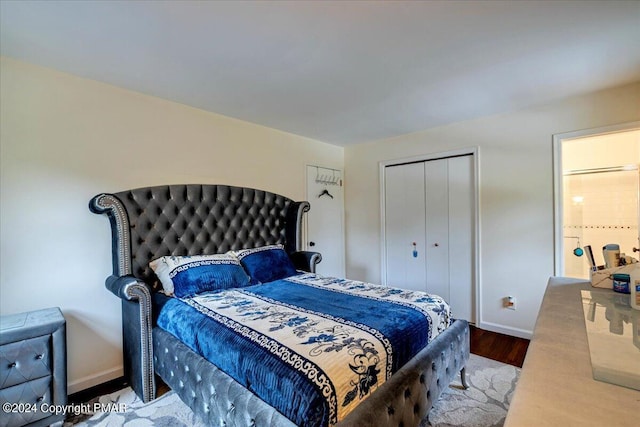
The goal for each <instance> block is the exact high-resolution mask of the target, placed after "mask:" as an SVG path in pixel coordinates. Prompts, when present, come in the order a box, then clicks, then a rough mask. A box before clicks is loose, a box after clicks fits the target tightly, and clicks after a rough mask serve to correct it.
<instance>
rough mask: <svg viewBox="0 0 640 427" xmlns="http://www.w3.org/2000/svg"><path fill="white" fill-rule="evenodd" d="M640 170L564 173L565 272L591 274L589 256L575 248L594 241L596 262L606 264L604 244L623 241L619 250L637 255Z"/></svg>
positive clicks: (578, 274) (580, 274)
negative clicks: (603, 254)
mask: <svg viewBox="0 0 640 427" xmlns="http://www.w3.org/2000/svg"><path fill="white" fill-rule="evenodd" d="M638 182H639V176H638V171H637V170H633V171H617V172H601V173H594V174H579V175H570V176H565V177H564V190H563V195H564V222H563V224H564V236H565V239H564V245H565V275H566V276H570V277H582V278H588V277H589V263H588V261H587V258H586V256H582V257H576V256H575V255H573V250H574V249H575V248H576V246H577V244H578V242H577V239H574V238H568V236H575V237H578V238H579V241H580V245H581V246H585V245H591V247H592V248H593V252H594V256H595V260H596V264H598V265H601V264H604V259H603V256H602V247H603V246H604V245H605V244H607V243H617V244H619V245H620V252H624V253H626V254H627V255H635V257H636V258H637V257H638V253H635V254H634V253H633V252H632V248H633V247H638V240H637V239H638Z"/></svg>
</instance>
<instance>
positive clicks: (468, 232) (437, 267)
mask: <svg viewBox="0 0 640 427" xmlns="http://www.w3.org/2000/svg"><path fill="white" fill-rule="evenodd" d="M473 168H474V162H473V156H471V155H468V156H457V157H449V158H443V159H435V160H427V161H422V162H416V163H407V164H401V165H393V166H387V167H385V171H384V173H385V206H384V209H385V221H384V224H385V258H386V259H385V278H386V282H385V283H386V284H387V285H388V286H398V287H401V288H405V289H413V290H421V291H427V292H429V293H433V294H437V295H440V296H441V297H443V298H444V299H445V300H447V301H448V302H449V304H451V307H452V309H453V311H454V314H455V316H456V317H458V318H462V319H467V320H471V321H473V320H474V319H475V317H474V313H473V301H474V293H473V236H474V232H475V230H474V218H475V216H474V206H475V201H474V197H475V196H474V194H475V192H474V188H475V187H474V176H475V174H474V170H473ZM414 243H415V250H416V253H413V250H414V246H413V244H414ZM414 255H415V256H414Z"/></svg>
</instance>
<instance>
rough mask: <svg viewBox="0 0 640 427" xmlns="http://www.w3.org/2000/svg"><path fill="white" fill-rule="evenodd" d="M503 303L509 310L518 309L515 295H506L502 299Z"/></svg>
mask: <svg viewBox="0 0 640 427" xmlns="http://www.w3.org/2000/svg"><path fill="white" fill-rule="evenodd" d="M502 305H503V306H504V308H508V309H509V310H515V309H516V299H515V297H512V296H508V297H504V298H503V299H502Z"/></svg>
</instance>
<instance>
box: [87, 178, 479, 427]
mask: <svg viewBox="0 0 640 427" xmlns="http://www.w3.org/2000/svg"><path fill="white" fill-rule="evenodd" d="M89 207H90V210H91V211H92V212H94V213H98V214H106V215H107V216H108V218H109V220H110V224H111V231H112V233H111V236H112V265H113V274H112V275H111V276H109V277H108V278H107V279H106V283H105V284H106V287H107V289H109V290H110V291H111V292H112V293H114V294H115V295H116V296H118V297H120V299H121V301H122V327H123V359H124V370H125V377H126V379H127V381H128V382H129V383H130V385H131V386H132V388H133V389H134V391H135V392H136V394H138V396H139V397H140V398H141V399H142V400H143V401H145V402H148V401H150V400H152V399H154V398H155V394H156V376H158V377H160V378H161V379H162V380H163V381H164V382H165V383H166V384H168V385H169V387H171V389H172V390H174V391H175V392H176V393H177V394H178V395H179V396H180V398H181V399H182V400H183V401H184V402H185V403H186V404H187V405H188V406H189V407H190V408H191V409H192V410H193V411H194V413H196V414H197V415H198V416H199V417H200V418H201V419H202V420H203V421H205V422H206V423H207V424H210V425H224V426H293V425H338V426H342V427H343V426H384V425H389V426H392V425H393V426H399V425H402V426H412V425H413V426H415V425H419V424H420V422H421V420H422V419H424V417H425V416H426V415H427V414H428V411H429V409H430V408H431V406H432V404H433V402H434V401H435V400H437V398H438V396H439V395H440V393H441V391H442V390H443V389H444V388H446V387H447V386H448V384H449V383H450V382H451V381H452V380H453V378H454V377H455V376H456V375H457V374H458V372H460V373H461V380H462V384H463V386H466V383H465V381H464V366H465V363H466V361H467V359H468V357H469V332H468V324H467V322H466V321H464V320H454V321H450V320H449V321H445V322H446V323H447V324H446V325H440V326H438V325H432V328H435V329H436V330H437V336H435V335H436V334H435V333H434V338H433V339H431V340H430V342H429V343H428V345H426V346H424V347H423V348H422V345H423V344H420V345H419V346H418V347H415V346H414V347H415V348H412V350H411V351H406V352H403V351H400V352H398V353H397V354H399V355H400V356H398V357H396V358H395V359H394V360H393V361H387V365H385V364H384V363H383V364H382V367H381V368H380V367H379V368H380V369H377V368H376V369H373V368H372V370H371V371H369V372H374V373H376V374H378V373H379V372H378V371H383V372H381V373H379V375H378V376H379V377H380V378H381V379H384V381H378V382H375V381H374V382H371V381H369V382H368V383H367V381H364V382H359V381H358V380H357V377H356V379H355V380H348V381H347V382H346V384H347V386H348V385H353V386H354V388H353V389H349V388H348V387H347V389H344V388H343V391H342V392H336V393H337V394H338V397H337V398H336V397H335V396H334V397H333V401H336V399H337V406H346V405H345V402H346V403H353V404H351V406H353V408H351V409H350V411H349V412H348V414H347V415H346V416H340V417H338V415H336V414H337V412H336V410H334V411H333V412H331V411H329V412H324V414H325V415H318V416H315V415H314V416H313V417H312V416H310V415H309V414H312V413H313V411H314V408H315V407H316V405H315V404H313V405H311V404H308V405H307V406H309V407H308V408H307V412H302V413H298V415H297V417H298V418H296V415H295V414H294V415H292V414H291V413H287V412H286V410H283V409H282V407H281V406H278V405H279V404H281V402H280V403H273V405H274V406H272V405H270V404H268V403H266V402H265V401H264V400H263V399H261V398H260V397H258V395H264V393H265V392H264V390H269V389H276V390H279V388H280V384H279V383H278V386H273V385H271V386H269V385H265V384H261V383H260V380H256V379H255V378H253V377H252V378H251V380H249V379H248V378H249V375H248V374H246V375H247V379H245V377H244V376H242V375H245V374H242V373H241V370H242V369H245V371H247V368H246V367H245V368H242V367H238V366H236V367H235V368H236V371H235V372H233V370H231V372H230V368H229V366H217V365H216V364H214V363H212V362H211V361H210V360H208V357H209V356H211V354H213V355H214V356H215V355H216V354H218V353H220V352H222V351H223V350H225V351H226V345H225V346H220V345H219V344H218V347H215V346H213V347H211V348H212V349H216V350H210V351H209V352H208V354H203V353H207V352H206V351H204V352H203V351H202V348H201V347H207V346H208V344H206V343H202V342H200V341H197V340H196V341H189V339H185V338H184V337H181V338H183V340H182V341H181V340H180V339H178V338H176V336H180V332H176V331H175V330H171V326H170V325H171V322H170V321H168V320H167V315H165V313H167V312H168V308H167V307H170V306H173V305H176V306H179V307H180V309H181V310H183V311H185V312H186V311H188V310H192V311H194V310H196V311H198V313H199V314H200V315H204V314H206V313H207V312H208V311H212V312H215V310H213V309H212V307H211V306H210V305H207V304H212V305H216V304H217V305H218V306H219V307H222V306H224V307H226V308H229V307H232V309H233V310H234V312H233V313H227V314H225V315H224V319H231V318H233V316H240V317H247V313H249V314H251V315H256V313H258V314H259V312H258V311H256V310H255V307H256V304H262V303H264V301H267V300H268V301H269V302H270V303H271V302H273V303H275V304H280V305H283V304H284V306H285V307H287V308H291V307H292V305H291V304H290V303H291V301H290V300H286V298H294V297H293V296H292V295H295V294H296V292H303V293H304V295H307V294H309V293H311V294H313V295H314V297H313V298H315V300H316V301H324V300H328V299H342V298H343V297H342V296H341V297H339V298H338V297H331V298H326V297H323V296H318V295H320V294H318V292H334V293H335V292H338V293H337V294H335V295H338V294H339V295H343V296H344V298H357V301H361V300H364V299H365V298H363V297H362V295H361V294H363V293H365V294H366V292H373V293H376V292H377V293H378V294H379V293H381V292H383V293H384V292H386V293H389V292H388V291H385V290H384V289H382V288H381V287H377V286H376V285H371V284H364V283H362V282H354V281H348V280H346V279H342V278H326V277H323V276H320V275H316V274H315V266H316V265H317V263H318V262H320V261H321V255H320V254H319V253H316V252H309V251H303V250H301V248H302V217H303V215H304V213H305V212H307V211H308V210H309V208H310V205H309V203H308V202H295V201H293V200H291V199H289V198H287V197H284V196H281V195H278V194H274V193H271V192H267V191H262V190H256V189H251V188H244V187H234V186H227V185H199V184H188V185H171V186H158V187H147V188H139V189H134V190H129V191H123V192H119V193H115V194H108V193H103V194H99V195H97V196H95V197H94V198H92V200H91V201H90V204H89ZM257 248H277V253H280V252H282V253H284V254H286V255H285V256H286V257H287V260H288V261H289V262H291V263H292V265H293V266H294V267H295V270H296V273H295V275H293V276H291V277H284V278H282V279H278V281H273V282H268V283H253V278H251V277H250V278H249V279H250V281H252V283H248V284H247V287H242V288H240V289H235V288H233V289H225V290H224V292H219V293H214V294H213V296H212V295H209V294H207V293H203V294H201V295H200V294H196V295H187V296H185V297H181V298H169V297H167V296H165V295H164V294H163V292H162V291H163V288H162V284H161V283H160V280H159V279H158V277H157V276H156V274H155V273H154V271H153V270H152V269H151V267H150V266H149V263H150V262H151V261H153V260H156V259H158V258H159V257H181V256H199V255H213V254H224V253H227V252H228V251H242V250H249V251H250V252H251V251H253V252H255V251H257V250H258V249H257ZM260 250H261V249H260ZM253 252H252V253H253ZM236 253H238V252H236ZM274 253H275V252H274ZM243 280H244V279H243ZM270 284H272V285H273V286H270ZM270 287H271V288H272V291H273V292H275V293H276V294H278V293H280V294H281V295H283V296H284V298H285V301H283V302H280V301H272V296H273V295H271V294H268V295H267V294H263V292H266V291H265V290H267V289H269V288H270ZM327 287H329V288H332V289H324V288H327ZM321 288H323V289H321ZM282 289H287V292H283V291H282ZM386 289H388V288H386ZM394 292H397V293H399V294H402V291H400V290H395V291H394ZM392 293H393V292H392ZM346 294H349V295H346ZM352 294H353V295H352ZM207 295H209V296H207ZM376 295H377V294H376ZM403 295H404V294H402V295H400V296H403ZM223 296H224V297H223ZM404 296H405V300H403V301H402V304H400V305H407V302H406V299H407V298H413V295H409V296H408V297H407V296H406V295H404ZM198 298H200V299H198ZM256 298H258V299H259V301H258V300H256ZM296 298H297V297H296ZM377 298H378V297H377V296H375V298H374V297H373V296H370V297H369V299H377ZM416 298H417V297H416ZM242 299H244V300H242ZM247 299H252V300H251V301H250V302H247V301H246V300H247ZM414 299H415V298H414ZM241 300H242V301H241ZM254 300H255V301H254ZM230 301H231V302H233V303H234V304H235V305H234V304H231V303H230ZM353 301H356V300H351V299H349V300H347V299H345V302H344V305H345V306H346V307H353V306H355V305H357V304H360V303H361V302H353ZM362 303H363V304H365V306H363V307H365V308H363V310H365V311H366V310H367V308H366V304H368V302H367V301H364V302H362ZM247 304H249V305H248V306H247ZM251 304H253V305H251ZM385 304H392V303H391V302H389V303H386V302H385ZM393 304H396V305H395V306H394V307H396V309H397V307H399V306H398V304H399V303H398V302H397V301H396V302H394V303H393ZM411 304H414V305H415V304H418V303H417V302H415V301H414V302H411ZM438 304H439V302H438ZM438 304H436V306H439V305H438ZM185 307H187V308H185ZM238 307H252V310H251V311H247V310H244V311H241V310H239V308H238ZM316 308H317V307H315V306H312V305H309V306H306V307H305V308H304V310H306V311H304V312H303V314H298V315H296V316H295V317H290V318H287V319H288V323H287V322H284V323H283V322H281V323H282V324H283V325H285V326H286V327H292V328H293V327H297V329H295V331H297V332H296V333H299V332H300V331H302V329H301V327H302V326H301V325H299V324H296V323H295V322H299V319H300V318H305V319H307V318H309V317H311V316H315V315H317V316H320V317H322V319H323V320H322V321H326V319H327V318H332V316H333V317H335V318H336V319H338V321H339V322H343V323H344V322H345V320H344V319H343V317H345V318H347V317H349V312H348V310H345V309H344V308H342V309H341V310H342V311H341V312H340V313H339V314H340V316H335V315H329V314H327V313H321V312H320V311H317V310H316ZM396 309H394V310H396ZM267 310H268V309H267ZM407 310H408V312H411V311H412V310H413V311H416V307H413V308H411V309H407ZM419 310H421V308H420V307H418V311H419ZM401 312H402V310H399V311H397V313H401ZM393 313H396V311H394V312H393ZM438 314H439V315H440V316H441V317H447V318H448V317H449V316H448V314H447V315H446V316H445V315H443V314H442V313H438ZM212 316H213V317H214V319H213V320H214V321H215V320H216V316H218V318H217V319H218V323H224V322H220V319H219V317H220V316H221V315H220V314H215V313H214V314H213V315H212ZM279 316H281V314H279ZM394 316H395V314H394ZM168 317H169V318H171V315H168ZM174 317H177V315H174ZM370 317H372V318H373V321H374V322H375V321H378V322H380V321H381V319H382V320H384V319H388V318H390V317H393V316H389V315H385V316H370ZM376 317H377V319H376ZM400 317H401V316H400ZM260 319H261V320H260V322H258V323H256V324H255V325H263V324H266V325H268V326H269V324H268V323H264V322H265V321H264V318H263V317H260ZM278 319H281V317H278ZM292 319H293V320H295V322H294V324H291V320H292ZM296 319H298V320H296ZM332 319H333V318H332ZM359 320H360V319H357V318H354V319H351V320H349V319H347V322H351V323H348V324H347V326H348V327H349V328H351V329H350V330H352V329H354V328H355V329H360V330H364V329H366V327H365V326H362V325H361V324H360V322H359ZM203 321H204V320H203ZM225 321H227V320H225ZM319 321H320V320H318V321H317V322H319ZM227 322H228V321H227ZM234 322H235V320H234ZM261 322H262V323H261ZM317 322H316V323H317ZM186 323H189V322H186ZM316 323H313V325H315V324H316ZM387 323H389V322H387ZM397 323H401V322H397ZM234 324H235V323H234ZM226 326H227V329H231V328H229V324H226ZM285 326H282V325H280V326H278V328H280V329H282V331H281V332H283V333H284V331H285V330H286V327H285ZM325 326H326V325H325ZM328 327H333V328H336V327H344V326H335V325H334V326H327V328H328ZM383 327H384V325H383ZM256 328H257V326H256ZM269 328H270V329H274V328H273V325H271V326H269ZM283 328H284V329H283ZM199 329H204V327H202V326H201V327H198V328H194V331H192V333H191V334H185V335H190V336H191V337H192V338H193V337H195V336H196V335H197V334H198V332H199V331H198V330H199ZM276 329H277V328H276ZM277 330H278V329H277ZM292 330H293V329H292ZM317 330H318V329H316V332H317ZM323 330H328V329H323ZM225 331H226V329H224V328H222V329H218V330H216V332H215V333H210V334H208V335H210V336H214V337H216V339H221V338H220V337H221V336H223V335H224V333H226V332H225ZM303 332H304V331H303ZM342 332H344V331H342ZM369 332H370V333H371V335H372V336H374V335H376V333H377V332H376V331H375V330H374V329H372V330H371V331H369ZM252 333H253V334H255V331H253V330H252ZM306 333H307V335H301V336H300V337H302V340H299V344H313V346H314V348H316V350H317V349H318V348H320V349H322V351H318V352H324V353H326V354H331V356H332V357H331V358H329V359H330V361H333V360H334V359H333V354H337V353H338V350H336V349H337V348H338V347H336V346H335V345H334V344H331V343H328V342H327V340H326V334H318V333H315V335H314V334H313V333H310V332H308V331H306ZM403 334H404V333H402V334H399V335H403ZM382 335H384V334H382ZM422 335H426V333H425V332H423V333H422ZM321 338H322V339H324V340H325V341H324V342H322V343H321V342H320V341H321ZM194 339H195V338H194ZM197 339H199V338H197ZM332 339H333V338H332ZM363 339H364V338H359V339H354V338H350V341H348V342H349V343H353V342H362V340H363ZM368 340H369V341H374V340H373V338H368ZM384 340H385V338H384V336H382V338H381V339H380V340H379V342H380V343H382V344H380V345H383V346H384V345H385V344H384ZM345 342H347V341H345ZM320 344H322V345H320ZM329 344H331V347H327V345H329ZM416 345H417V344H416ZM323 346H324V347H323ZM307 347H308V346H307ZM307 347H305V351H306V349H307ZM265 348H266V347H265ZM328 348H330V349H329V350H327V349H328ZM324 350H327V351H324ZM349 351H350V352H351V353H349V352H347V353H349V354H350V355H351V356H353V354H352V353H353V349H352V348H350V350H349ZM368 352H369V353H367V354H373V353H375V354H378V352H380V353H383V351H382V350H381V349H376V350H375V351H373V353H372V351H371V350H368ZM388 353H389V354H394V355H395V354H396V353H394V352H393V351H389V352H388ZM240 354H241V356H237V357H238V360H240V359H241V358H243V357H244V356H243V354H244V353H240ZM403 355H404V356H403ZM261 357H263V358H264V355H263V356H261ZM336 357H337V356H336ZM403 357H404V359H406V360H403ZM209 358H210V357H209ZM229 359H230V358H228V357H227V358H223V359H220V360H219V361H218V362H217V363H218V365H224V364H225V361H228V360H229ZM234 360H235V359H234ZM305 363H309V362H308V361H305ZM319 363H320V362H319ZM322 363H324V362H322ZM327 363H329V362H327ZM331 363H332V362H331ZM394 363H395V365H394ZM251 366H254V365H251ZM314 366H315V365H314ZM385 366H386V368H385ZM221 368H224V369H221ZM351 369H352V371H353V372H352V374H354V375H357V374H358V372H357V370H358V364H357V363H355V362H354V363H353V364H352V365H351ZM229 372H230V373H229ZM251 372H252V370H251ZM322 372H324V371H322ZM360 374H362V372H360ZM265 375H267V376H268V374H265ZM234 377H235V379H234ZM258 377H260V378H263V377H264V375H262V376H260V375H258ZM360 378H369V379H370V378H371V375H369V376H366V375H364V376H362V375H360ZM294 384H295V383H294ZM293 387H294V389H295V390H297V389H302V388H304V387H302V386H300V385H294V386H293ZM261 390H262V391H261ZM345 390H346V391H345ZM340 393H342V394H340ZM316 394H317V395H318V396H324V394H323V393H322V392H320V394H318V393H317V390H316ZM325 398H326V396H325ZM316 400H318V399H316ZM321 400H322V399H320V400H318V401H321ZM329 400H330V399H325V406H328V407H331V404H329V403H326V402H328V401H329ZM352 401H353V402H352ZM289 406H294V407H298V406H304V405H303V404H301V405H298V404H296V405H291V404H289ZM320 406H321V405H320ZM333 406H336V404H335V403H334V404H333ZM294 409H296V408H294ZM283 412H284V413H287V414H288V417H287V416H285V415H283ZM327 414H329V415H327ZM331 414H332V415H331ZM292 419H293V420H295V422H294V421H292Z"/></svg>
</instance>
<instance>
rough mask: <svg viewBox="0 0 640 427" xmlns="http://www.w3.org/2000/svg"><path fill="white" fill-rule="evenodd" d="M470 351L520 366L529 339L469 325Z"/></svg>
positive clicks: (112, 385) (109, 385) (97, 392)
mask: <svg viewBox="0 0 640 427" xmlns="http://www.w3.org/2000/svg"><path fill="white" fill-rule="evenodd" d="M470 328H471V353H473V354H477V355H478V356H483V357H486V358H488V359H493V360H497V361H499V362H502V363H507V364H509V365H514V366H517V367H519V368H521V367H522V363H523V362H524V356H525V355H526V354H527V348H528V347H529V340H526V339H523V338H516V337H512V336H509V335H504V334H498V333H496V332H490V331H485V330H482V329H479V328H476V327H475V326H473V325H471V326H470ZM126 386H127V383H126V382H125V380H124V378H116V379H115V380H111V381H108V382H106V383H104V384H99V385H97V386H95V387H91V388H88V389H86V390H82V391H79V392H77V393H74V394H71V395H69V403H86V402H88V401H89V400H91V399H93V398H95V397H98V396H102V395H103V394H108V393H113V392H114V391H116V390H120V389H121V388H124V387H126ZM157 389H158V394H159V395H160V394H164V393H165V392H166V391H167V390H168V387H167V386H166V385H164V384H157Z"/></svg>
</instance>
